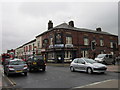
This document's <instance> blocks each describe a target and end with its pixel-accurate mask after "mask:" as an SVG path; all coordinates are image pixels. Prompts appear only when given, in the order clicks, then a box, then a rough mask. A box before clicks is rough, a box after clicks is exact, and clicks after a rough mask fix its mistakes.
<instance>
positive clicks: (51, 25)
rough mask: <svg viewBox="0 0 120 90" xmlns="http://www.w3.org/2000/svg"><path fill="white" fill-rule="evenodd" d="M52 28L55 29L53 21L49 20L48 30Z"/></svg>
mask: <svg viewBox="0 0 120 90" xmlns="http://www.w3.org/2000/svg"><path fill="white" fill-rule="evenodd" d="M51 28H53V22H52V20H49V22H48V30H49V29H51Z"/></svg>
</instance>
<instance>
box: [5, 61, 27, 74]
mask: <svg viewBox="0 0 120 90" xmlns="http://www.w3.org/2000/svg"><path fill="white" fill-rule="evenodd" d="M27 69H28V66H27V64H26V62H24V61H23V60H21V59H12V60H7V61H6V62H5V64H4V73H5V74H6V75H7V76H9V75H10V74H15V73H24V75H25V76H27V72H28V70H27Z"/></svg>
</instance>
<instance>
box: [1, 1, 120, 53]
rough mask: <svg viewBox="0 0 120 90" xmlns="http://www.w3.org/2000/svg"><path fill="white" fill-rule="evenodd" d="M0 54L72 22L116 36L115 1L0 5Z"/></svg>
mask: <svg viewBox="0 0 120 90" xmlns="http://www.w3.org/2000/svg"><path fill="white" fill-rule="evenodd" d="M1 6H2V8H1V11H2V51H3V52H5V51H6V50H7V49H12V48H13V49H14V48H17V47H19V46H21V45H23V44H25V43H27V42H28V41H30V40H32V39H34V38H35V36H37V35H39V34H40V33H42V32H44V31H46V30H47V28H48V26H47V25H48V21H49V20H52V21H53V25H54V26H56V25H59V24H61V23H64V22H66V23H68V22H69V21H70V20H73V21H74V23H75V27H78V28H87V29H93V30H95V29H96V27H101V28H102V30H103V31H106V32H109V33H112V34H115V35H118V3H117V2H3V3H2V5H1Z"/></svg>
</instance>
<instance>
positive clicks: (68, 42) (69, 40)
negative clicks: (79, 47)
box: [66, 36, 72, 44]
mask: <svg viewBox="0 0 120 90" xmlns="http://www.w3.org/2000/svg"><path fill="white" fill-rule="evenodd" d="M66 44H72V37H71V36H67V37H66Z"/></svg>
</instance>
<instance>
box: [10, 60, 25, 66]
mask: <svg viewBox="0 0 120 90" xmlns="http://www.w3.org/2000/svg"><path fill="white" fill-rule="evenodd" d="M21 64H25V62H24V61H12V62H10V65H21Z"/></svg>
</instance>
